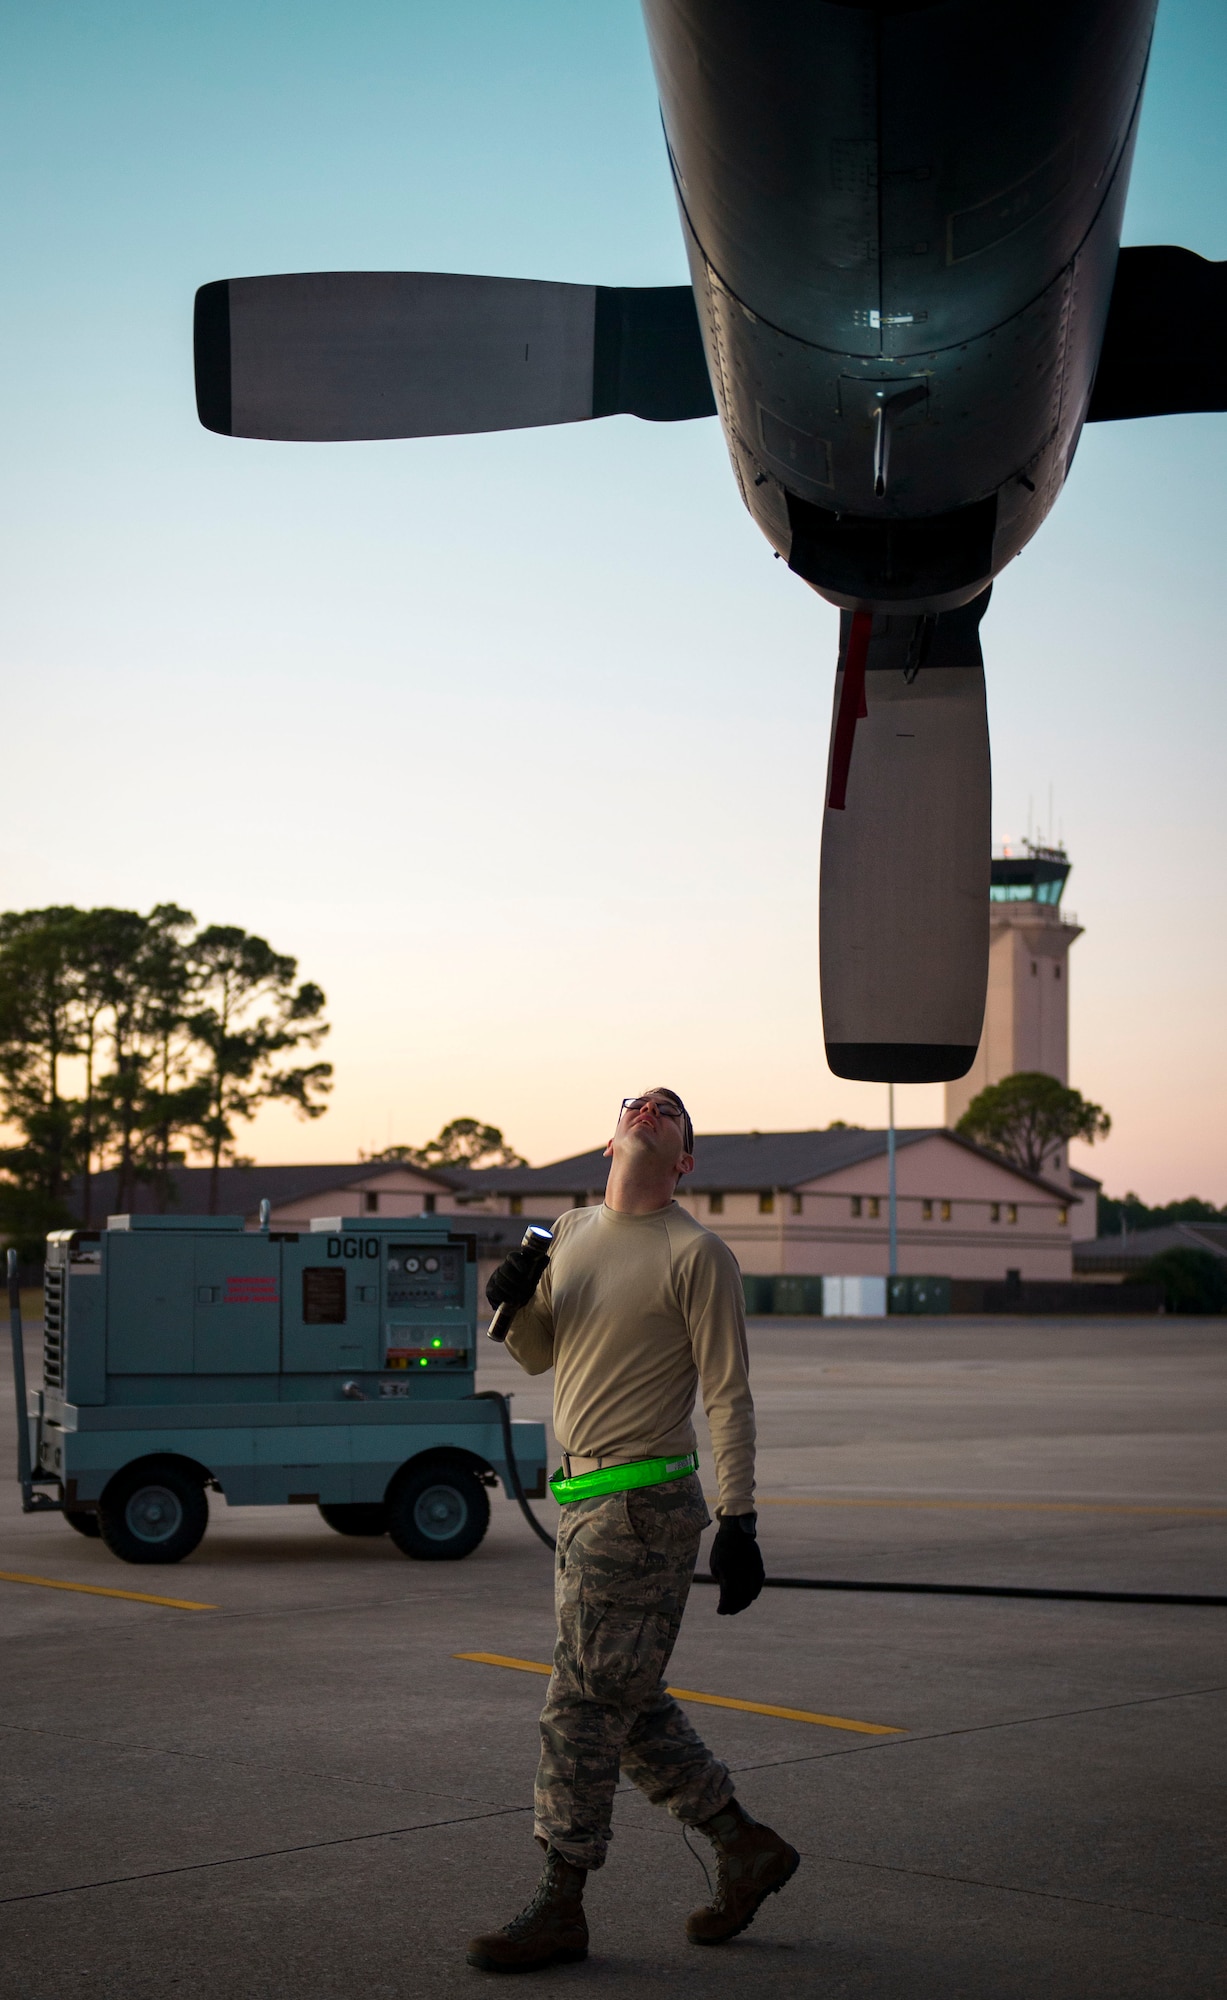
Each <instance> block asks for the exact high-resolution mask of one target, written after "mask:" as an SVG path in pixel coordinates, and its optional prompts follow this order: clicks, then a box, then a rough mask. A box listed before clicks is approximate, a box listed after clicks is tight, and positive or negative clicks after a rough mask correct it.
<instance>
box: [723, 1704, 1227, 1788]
mask: <svg viewBox="0 0 1227 2000" xmlns="http://www.w3.org/2000/svg"><path fill="white" fill-rule="evenodd" d="M1206 1694H1227V1684H1225V1685H1223V1686H1216V1687H1203V1688H1177V1689H1175V1691H1174V1692H1173V1693H1171V1694H1142V1695H1135V1696H1133V1698H1132V1699H1131V1700H1129V1701H1104V1702H1098V1703H1096V1704H1094V1705H1093V1706H1092V1707H1090V1708H1054V1709H1049V1710H1046V1711H1045V1712H1044V1713H1043V1714H1042V1715H1014V1716H1005V1717H1003V1718H1002V1720H1001V1721H1000V1722H973V1723H969V1724H968V1725H967V1726H966V1727H965V1728H963V1729H931V1730H923V1729H912V1730H909V1731H908V1732H907V1733H906V1734H905V1735H902V1736H894V1737H891V1738H890V1739H889V1741H879V1742H876V1743H857V1744H851V1743H849V1744H847V1745H846V1746H845V1745H841V1746H840V1747H839V1748H838V1749H837V1748H835V1747H834V1746H832V1747H831V1749H829V1750H811V1751H808V1752H806V1753H803V1754H802V1755H801V1756H799V1757H771V1758H768V1759H766V1760H765V1761H764V1762H763V1763H761V1764H738V1765H737V1767H736V1768H737V1769H738V1770H739V1771H776V1770H780V1769H782V1768H784V1767H785V1766H787V1765H791V1764H820V1763H822V1762H824V1761H825V1759H826V1758H828V1757H863V1756H866V1755H867V1754H868V1753H869V1752H870V1751H871V1750H902V1749H904V1748H909V1747H911V1746H912V1745H914V1744H917V1743H943V1742H945V1741H946V1740H947V1738H949V1737H953V1736H985V1735H990V1734H991V1733H992V1732H993V1731H994V1730H997V1729H1028V1728H1030V1727H1032V1726H1033V1725H1034V1724H1035V1723H1037V1722H1066V1721H1072V1720H1074V1719H1076V1718H1077V1717H1078V1716H1080V1715H1111V1714H1113V1713H1114V1712H1115V1711H1116V1710H1117V1709H1122V1708H1150V1707H1153V1706H1154V1705H1155V1704H1157V1703H1160V1702H1165V1701H1195V1700H1197V1699H1198V1697H1199V1696H1201V1695H1206Z"/></svg>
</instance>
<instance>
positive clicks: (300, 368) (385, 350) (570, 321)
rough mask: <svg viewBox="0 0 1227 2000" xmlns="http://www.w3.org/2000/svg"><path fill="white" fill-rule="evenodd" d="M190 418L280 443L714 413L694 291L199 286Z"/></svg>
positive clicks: (391, 282) (498, 285)
mask: <svg viewBox="0 0 1227 2000" xmlns="http://www.w3.org/2000/svg"><path fill="white" fill-rule="evenodd" d="M196 404H197V409H198V410H199V413H200V421H201V423H202V424H204V425H205V427H206V429H208V430H212V431H220V432H221V433H222V434H223V435H224V436H228V437H253V438H276V439H282V440H287V441H290V442H339V441H341V440H344V439H358V438H404V437H443V436H454V435H456V434H458V433H461V432H465V431H502V430H519V429H523V428H528V427H531V426H533V425H538V424H574V423H583V422H585V421H586V420H588V419H590V418H592V417H609V416H616V415H618V414H619V413H626V414H628V415H631V416H636V417H645V418H647V419H648V420H649V421H650V422H655V423H676V422H680V421H683V420H685V419H688V418H691V417H710V416H714V415H715V413H716V403H715V398H714V397H713V395H712V389H711V380H710V377H709V375H708V371H707V360H706V357H705V355H704V351H703V340H702V336H701V334H700V332H699V321H698V314H697V312H696V310H695V303H694V294H693V292H692V291H691V289H690V286H689V285H661V286H611V285H555V284H547V283H541V282H538V281H536V280H534V279H530V278H478V277H464V276H459V275H455V274H452V273H448V272H439V271H315V272H306V273H298V274H294V275H288V276H283V277H268V278H229V279H222V280H220V281H219V282H217V283H215V284H211V285H202V286H201V288H200V290H199V291H198V292H197V294H196Z"/></svg>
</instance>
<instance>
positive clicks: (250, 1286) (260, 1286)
mask: <svg viewBox="0 0 1227 2000" xmlns="http://www.w3.org/2000/svg"><path fill="white" fill-rule="evenodd" d="M277 1303H278V1300H277V1280H276V1278H227V1280H226V1304H227V1305H228V1306H275V1305H276V1304H277Z"/></svg>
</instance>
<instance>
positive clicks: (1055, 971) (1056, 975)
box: [1052, 965, 1061, 979]
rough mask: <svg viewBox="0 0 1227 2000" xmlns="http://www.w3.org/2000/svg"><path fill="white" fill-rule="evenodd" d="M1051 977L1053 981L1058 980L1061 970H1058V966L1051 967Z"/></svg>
mask: <svg viewBox="0 0 1227 2000" xmlns="http://www.w3.org/2000/svg"><path fill="white" fill-rule="evenodd" d="M1052 976H1053V978H1054V979H1059V978H1060V977H1061V968H1060V966H1059V965H1054V966H1053V968H1052Z"/></svg>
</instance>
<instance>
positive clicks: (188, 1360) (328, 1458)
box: [19, 1215, 546, 1563]
mask: <svg viewBox="0 0 1227 2000" xmlns="http://www.w3.org/2000/svg"><path fill="white" fill-rule="evenodd" d="M477 1306H478V1300H477V1260H476V1247H475V1244H474V1242H473V1239H472V1238H471V1237H466V1236H465V1235H463V1234H462V1233H459V1232H452V1231H450V1230H449V1229H448V1227H447V1225H446V1221H445V1219H444V1218H442V1217H438V1218H437V1217H434V1216H423V1217H413V1218H407V1217H400V1218H385V1217H379V1218H375V1217H371V1216H363V1217H360V1218H356V1219H352V1220H351V1219H345V1218H340V1217H338V1218H336V1219H328V1220H317V1221H314V1222H313V1223H312V1224H311V1227H310V1229H309V1230H303V1231H301V1232H299V1231H290V1232H286V1233H277V1232H270V1231H269V1229H268V1226H267V1221H266V1220H265V1221H264V1222H263V1224H262V1226H261V1228H260V1229H259V1230H250V1229H248V1228H246V1227H245V1225H244V1221H243V1218H242V1217H241V1216H237V1215H235V1216H162V1215H158V1216H145V1215H139V1216H138V1215H133V1216H112V1217H111V1218H110V1220H109V1222H108V1224H107V1227H106V1228H105V1229H102V1230H88V1229H73V1230H59V1231H57V1232H56V1233H55V1234H53V1235H52V1236H50V1237H49V1238H48V1240H47V1267H46V1279H45V1319H44V1329H45V1330H44V1345H43V1380H42V1385H41V1387H38V1388H34V1389H32V1390H31V1392H30V1393H29V1395H28V1396H27V1398H26V1407H27V1410H28V1418H27V1422H28V1434H27V1436H26V1437H23V1438H21V1439H20V1440H19V1442H20V1444H21V1446H22V1450H21V1453H20V1461H21V1462H23V1463H24V1465H25V1467H26V1472H25V1478H24V1484H25V1486H26V1488H27V1493H26V1497H27V1500H30V1499H31V1496H32V1489H33V1488H34V1487H38V1488H41V1489H44V1491H43V1492H39V1493H38V1494H36V1495H33V1502H32V1504H34V1505H41V1506H43V1507H45V1506H47V1505H48V1504H49V1494H47V1493H46V1492H45V1489H52V1490H55V1489H58V1503H57V1502H56V1501H50V1504H51V1505H56V1504H58V1505H59V1507H60V1509H61V1510H62V1512H63V1515H64V1518H65V1519H66V1520H67V1521H68V1522H69V1523H70V1524H71V1525H72V1526H73V1527H74V1528H76V1529H77V1530H78V1531H79V1532H80V1533H82V1534H87V1535H99V1534H100V1535H101V1536H102V1538H103V1540H104V1541H105V1542H106V1544H107V1546H108V1548H109V1549H111V1550H112V1551H113V1553H114V1554H115V1555H117V1556H119V1557H120V1558H121V1559H122V1560H123V1561H125V1562H133V1563H171V1562H180V1561H181V1560H182V1559H183V1557H184V1556H187V1555H190V1554H191V1552H192V1550H193V1549H194V1548H196V1546H197V1544H198V1543H199V1542H200V1539H201V1537H202V1536H203V1534H204V1532H205V1529H206V1527H207V1525H208V1518H209V1502H208V1492H209V1491H210V1490H212V1491H214V1492H218V1493H222V1494H224V1495H225V1497H226V1500H227V1501H228V1503H229V1504H230V1505H231V1506H262V1507H266V1506H270V1505H294V1504H297V1505H311V1506H315V1507H318V1509H319V1511H320V1513H321V1514H322V1515H323V1517H324V1519H325V1521H327V1523H328V1525H329V1526H330V1527H332V1528H335V1529H336V1530H337V1531H338V1533H340V1534H346V1535H381V1534H389V1535H391V1537H392V1539H393V1541H394V1542H395V1543H396V1545H397V1547H398V1548H400V1549H401V1550H402V1551H403V1552H404V1554H405V1555H408V1556H414V1557H417V1558H419V1559H420V1560H424V1561H432V1560H434V1561H438V1560H440V1559H443V1560H446V1559H449V1558H451V1559H454V1558H457V1557H460V1556H466V1555H469V1554H470V1553H471V1552H472V1550H473V1549H475V1548H476V1547H477V1545H478V1543H479V1542H480V1541H481V1539H482V1536H483V1535H484V1534H485V1531H486V1527H487V1525H488V1522H489V1517H490V1504H489V1499H488V1494H487V1488H489V1487H491V1486H493V1485H495V1484H496V1483H497V1482H498V1481H500V1480H501V1481H502V1482H503V1484H504V1486H505V1487H506V1488H507V1489H508V1491H509V1492H511V1493H512V1494H514V1493H515V1492H516V1488H517V1486H518V1487H519V1489H520V1490H521V1492H522V1493H524V1494H527V1495H529V1496H530V1497H538V1498H539V1497H542V1496H543V1495H544V1493H545V1490H546V1489H545V1472H546V1456H545V1429H544V1426H543V1425H542V1424H539V1423H519V1422H517V1423H514V1424H512V1423H511V1422H510V1421H509V1417H508V1412H507V1408H506V1404H505V1402H504V1401H503V1399H502V1398H500V1397H497V1396H493V1397H491V1396H489V1395H487V1396H479V1395H477V1394H475V1368H476V1334H477ZM19 1386H20V1385H19ZM19 1413H20V1404H19ZM19 1421H20V1414H19ZM27 1444H28V1452H27V1449H26V1447H27Z"/></svg>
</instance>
